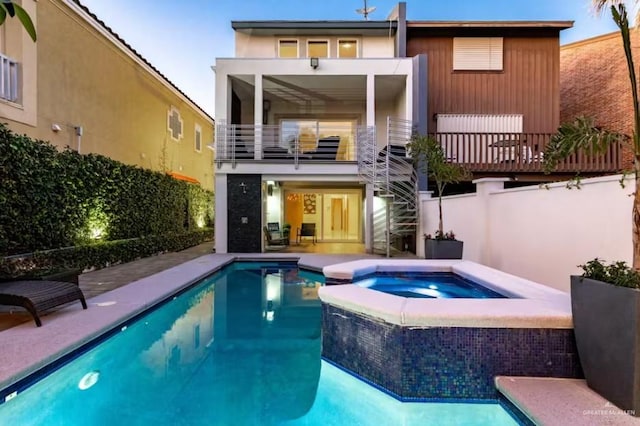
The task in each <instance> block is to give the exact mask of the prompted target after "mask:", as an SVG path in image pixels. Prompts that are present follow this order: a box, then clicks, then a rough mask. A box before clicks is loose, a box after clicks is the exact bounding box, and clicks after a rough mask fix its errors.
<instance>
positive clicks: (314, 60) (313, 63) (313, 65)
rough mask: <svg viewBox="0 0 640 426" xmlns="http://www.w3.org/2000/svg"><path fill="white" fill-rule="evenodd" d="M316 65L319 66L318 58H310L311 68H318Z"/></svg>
mask: <svg viewBox="0 0 640 426" xmlns="http://www.w3.org/2000/svg"><path fill="white" fill-rule="evenodd" d="M318 65H320V61H319V60H318V58H311V68H313V69H314V70H315V69H317V68H318Z"/></svg>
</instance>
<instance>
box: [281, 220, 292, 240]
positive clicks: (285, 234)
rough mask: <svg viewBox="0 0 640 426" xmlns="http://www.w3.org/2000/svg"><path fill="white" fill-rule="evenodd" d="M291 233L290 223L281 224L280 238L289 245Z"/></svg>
mask: <svg viewBox="0 0 640 426" xmlns="http://www.w3.org/2000/svg"><path fill="white" fill-rule="evenodd" d="M290 235H291V224H290V223H285V224H284V225H283V226H282V238H283V239H284V240H285V242H286V244H287V245H289V242H290V240H289V238H290Z"/></svg>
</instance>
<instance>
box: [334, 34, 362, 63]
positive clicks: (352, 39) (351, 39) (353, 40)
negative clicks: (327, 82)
mask: <svg viewBox="0 0 640 426" xmlns="http://www.w3.org/2000/svg"><path fill="white" fill-rule="evenodd" d="M342 41H349V42H353V43H355V44H356V56H355V57H356V58H359V57H360V43H358V39H355V38H339V39H338V45H337V46H336V54H337V55H338V58H340V42H342ZM348 59H355V58H352V57H350V56H349V57H348Z"/></svg>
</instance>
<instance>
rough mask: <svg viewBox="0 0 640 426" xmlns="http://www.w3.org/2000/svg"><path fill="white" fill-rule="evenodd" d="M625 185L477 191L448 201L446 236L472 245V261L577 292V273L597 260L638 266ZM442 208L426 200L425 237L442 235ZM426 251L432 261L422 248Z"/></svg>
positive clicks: (467, 255)
mask: <svg viewBox="0 0 640 426" xmlns="http://www.w3.org/2000/svg"><path fill="white" fill-rule="evenodd" d="M620 177H621V176H619V175H616V176H606V177H600V178H592V179H585V180H583V181H582V182H581V189H576V188H574V189H567V188H566V186H565V183H564V182H559V183H553V184H550V185H549V186H548V189H546V188H544V187H539V186H537V185H536V186H531V187H522V188H517V189H508V190H502V189H499V188H500V187H502V185H503V184H502V182H499V186H496V185H497V184H496V182H484V183H477V193H476V194H468V195H463V196H451V197H445V198H444V199H443V209H444V228H445V230H453V231H455V233H456V236H457V237H458V239H460V240H463V241H464V253H463V258H464V259H466V260H472V261H476V262H480V263H482V264H485V265H487V266H490V267H493V268H496V269H500V270H502V271H505V272H508V273H510V274H514V275H518V276H521V277H524V278H527V279H530V280H532V281H536V282H539V283H542V284H546V285H549V286H551V287H554V288H557V289H560V290H563V291H569V275H571V274H576V273H580V268H578V266H577V265H580V264H584V263H585V262H587V261H589V260H591V259H593V258H595V257H598V258H600V259H604V260H606V261H618V260H622V261H626V262H627V263H629V264H630V263H631V260H632V242H631V208H632V203H633V197H630V196H629V195H630V194H631V193H633V191H634V185H633V181H632V180H631V179H627V181H626V183H627V185H626V187H625V188H624V189H623V188H621V186H620V183H619V180H620ZM482 181H491V179H486V180H482ZM491 185H494V186H493V188H491V187H490V186H491ZM487 186H489V188H487ZM437 205H438V202H437V198H433V199H424V200H422V202H421V222H420V228H421V233H424V232H430V233H433V231H434V230H435V229H436V227H437V224H438V212H437V208H438V207H437ZM418 249H419V255H420V256H424V247H423V244H422V241H419V244H418Z"/></svg>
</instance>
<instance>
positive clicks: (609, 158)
mask: <svg viewBox="0 0 640 426" xmlns="http://www.w3.org/2000/svg"><path fill="white" fill-rule="evenodd" d="M432 136H434V137H435V138H436V139H437V140H438V141H440V143H441V144H442V147H443V149H444V153H445V156H446V158H447V159H449V161H451V162H453V163H458V164H460V165H462V166H465V167H466V168H467V169H468V170H469V171H471V172H472V173H476V174H487V173H505V174H507V173H508V174H514V173H518V174H527V173H532V174H538V173H543V164H542V160H543V159H544V151H545V148H546V147H547V145H548V144H549V141H550V140H551V137H552V136H553V134H551V133H435V134H433V135H432ZM620 170H621V148H620V146H619V145H615V146H611V147H610V148H609V150H608V151H607V152H605V153H603V154H598V155H595V154H590V153H588V152H580V153H577V154H573V155H571V156H570V157H568V158H567V159H565V160H564V161H561V162H560V163H559V164H558V167H557V168H556V170H555V171H556V172H558V173H576V172H582V173H594V174H595V173H607V172H618V171H620Z"/></svg>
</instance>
